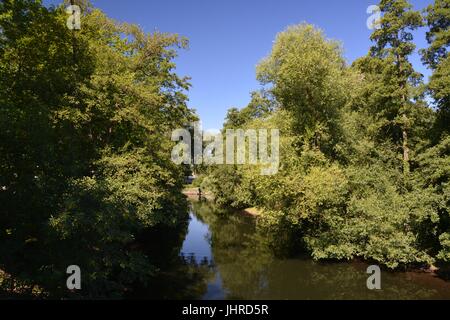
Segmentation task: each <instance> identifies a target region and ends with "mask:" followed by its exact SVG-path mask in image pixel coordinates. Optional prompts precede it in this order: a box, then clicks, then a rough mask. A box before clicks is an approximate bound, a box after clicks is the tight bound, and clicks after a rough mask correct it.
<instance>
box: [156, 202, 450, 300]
mask: <svg viewBox="0 0 450 320" xmlns="http://www.w3.org/2000/svg"><path fill="white" fill-rule="evenodd" d="M175 239H178V240H177V241H178V242H177V241H175V242H174V243H178V247H176V246H175V247H176V249H174V251H173V253H174V255H173V257H172V258H170V259H167V257H165V258H164V259H165V260H170V263H164V264H162V265H160V268H161V269H162V270H163V272H162V277H160V278H159V280H158V281H156V282H155V283H153V285H152V290H151V291H152V294H151V295H150V296H149V297H150V298H158V299H199V300H215V299H244V300H252V299H268V300H272V299H281V300H285V299H292V300H296V299H302V300H308V299H450V282H448V281H445V280H442V279H440V278H438V277H436V276H433V275H431V274H426V273H417V272H390V271H387V270H383V271H382V274H381V287H382V288H381V290H374V291H373V290H369V289H367V285H366V281H367V278H368V277H369V275H368V274H367V273H366V271H367V267H368V264H366V263H363V262H345V263H331V262H326V263H324V262H322V263H320V262H315V261H313V260H312V259H310V258H308V257H302V256H298V257H295V258H286V257H285V256H283V255H279V254H277V252H276V250H275V249H274V248H273V246H272V245H271V244H272V241H273V239H270V236H267V235H265V234H262V233H261V232H258V231H257V228H256V223H255V218H254V217H251V216H246V215H244V214H239V213H236V214H232V215H230V214H223V213H222V212H220V211H218V210H217V209H215V207H214V206H213V205H212V204H211V203H208V202H198V201H191V209H190V221H189V224H188V226H187V227H186V228H185V230H184V232H182V234H181V235H180V236H179V237H175ZM180 248H181V249H180ZM165 250H166V251H167V248H166V249H165ZM175 255H176V257H175Z"/></svg>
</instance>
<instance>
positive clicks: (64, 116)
mask: <svg viewBox="0 0 450 320" xmlns="http://www.w3.org/2000/svg"><path fill="white" fill-rule="evenodd" d="M66 20H67V14H66V12H65V8H64V7H56V8H53V7H52V8H46V7H44V6H43V5H42V3H41V2H40V1H32V0H7V1H2V2H1V3H0V29H1V30H2V32H1V37H0V106H1V107H0V124H1V125H2V128H5V130H1V132H0V138H1V141H0V151H1V154H0V177H1V178H0V188H1V189H0V190H1V191H0V199H1V201H2V205H3V206H4V214H2V216H1V217H0V230H1V231H2V232H1V234H0V238H1V242H2V245H1V247H0V252H1V257H2V259H1V261H0V268H1V269H3V270H5V271H7V272H8V273H9V274H12V275H13V276H14V277H16V278H17V279H19V280H26V281H27V282H30V283H31V284H33V285H34V284H38V285H39V286H40V287H42V288H44V291H46V292H47V293H48V294H51V295H52V296H56V297H63V296H68V295H71V293H68V292H67V290H65V287H64V284H65V280H64V279H65V277H66V268H67V266H69V265H71V264H73V263H74V261H75V262H76V263H77V264H78V265H79V266H80V267H81V269H82V274H83V275H84V276H83V279H84V281H85V282H84V286H83V287H84V291H83V292H82V293H80V294H81V295H85V296H89V297H111V296H114V297H122V296H123V295H124V293H125V291H126V289H129V288H130V287H131V286H132V284H133V283H135V282H136V281H139V282H140V283H145V282H146V281H148V280H149V278H150V277H151V276H152V275H154V274H155V271H156V269H155V267H154V265H152V262H151V258H152V257H147V256H146V255H145V254H144V253H143V252H142V251H140V250H138V249H136V248H138V245H137V239H138V238H139V235H140V234H142V233H143V232H147V231H149V230H150V231H151V230H153V229H154V228H156V227H157V226H160V225H164V226H169V227H170V226H176V225H177V224H179V223H182V222H184V221H186V219H187V218H188V216H187V211H186V206H185V205H186V204H185V200H184V198H183V196H182V194H181V189H182V186H183V182H184V177H183V169H182V167H180V166H176V165H175V164H174V163H172V162H171V160H170V154H171V152H170V151H171V149H172V147H173V142H172V141H170V132H171V131H172V130H174V129H176V128H179V127H181V126H182V125H184V124H185V123H187V122H189V121H190V120H192V119H193V114H192V112H191V111H190V110H189V109H188V107H187V105H186V101H187V96H186V91H187V90H188V89H189V83H188V79H187V78H182V77H179V76H178V75H177V74H176V73H175V72H174V68H175V64H174V62H173V59H174V58H175V56H176V55H177V51H178V50H179V49H181V48H185V47H186V45H187V41H186V39H183V38H180V37H178V36H176V35H170V34H161V33H154V34H146V33H145V32H143V31H142V30H141V29H140V28H139V27H137V26H135V25H130V24H118V23H116V22H114V21H113V20H111V19H109V18H108V17H106V16H105V15H104V14H103V13H102V12H101V11H99V10H95V9H92V10H88V11H86V12H84V15H83V16H82V28H81V30H79V31H76V34H74V31H72V30H69V29H68V28H67V26H66ZM74 52H76V54H75V55H74V54H73V53H74ZM74 294H76V293H74Z"/></svg>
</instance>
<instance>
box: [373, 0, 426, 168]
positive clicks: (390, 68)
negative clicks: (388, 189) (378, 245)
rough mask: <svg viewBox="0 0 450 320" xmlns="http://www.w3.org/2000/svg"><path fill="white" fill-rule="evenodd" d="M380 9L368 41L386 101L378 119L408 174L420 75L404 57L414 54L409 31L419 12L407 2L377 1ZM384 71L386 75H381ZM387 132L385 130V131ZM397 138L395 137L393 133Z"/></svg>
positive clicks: (418, 19) (419, 23) (418, 23)
mask: <svg viewBox="0 0 450 320" xmlns="http://www.w3.org/2000/svg"><path fill="white" fill-rule="evenodd" d="M379 6H380V10H381V12H382V14H383V16H382V18H381V21H380V26H381V27H380V28H379V29H377V30H376V31H374V33H373V34H372V36H371V40H372V41H373V42H375V44H374V46H372V48H371V50H370V56H371V57H372V58H375V59H380V60H381V61H379V62H377V65H378V66H377V67H378V68H381V73H382V74H383V75H385V76H387V77H383V82H384V85H385V86H389V88H388V90H387V94H388V95H389V96H388V101H386V103H384V104H383V105H381V106H380V107H381V109H382V110H380V114H379V116H380V117H382V118H384V119H386V121H387V127H388V128H389V127H391V128H392V129H394V130H393V131H394V137H393V138H394V141H395V142H401V144H402V149H403V171H404V173H405V174H408V173H409V171H410V145H409V142H408V139H409V131H410V128H411V126H412V125H413V124H414V120H415V119H414V107H415V104H414V102H413V101H411V99H413V98H415V95H416V92H415V90H414V87H416V86H417V85H418V84H419V82H420V80H421V75H420V74H419V73H417V72H415V71H414V68H413V66H412V64H411V62H410V61H409V60H408V57H409V56H410V55H411V54H412V53H413V52H414V49H415V45H414V43H413V42H412V40H413V35H412V33H411V31H412V30H415V29H417V28H418V27H420V26H422V17H421V15H420V13H419V12H417V11H413V10H412V6H411V4H409V2H408V1H407V0H381V2H380V4H379ZM385 71H386V72H385ZM387 130H389V129H387ZM397 130H398V131H400V132H401V135H396V134H395V131H397Z"/></svg>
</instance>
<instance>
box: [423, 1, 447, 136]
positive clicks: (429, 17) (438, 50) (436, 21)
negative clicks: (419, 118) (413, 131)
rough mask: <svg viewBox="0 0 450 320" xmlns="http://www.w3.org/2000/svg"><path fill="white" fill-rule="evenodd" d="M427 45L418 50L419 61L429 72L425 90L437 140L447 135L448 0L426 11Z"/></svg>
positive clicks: (435, 4) (438, 2) (430, 6)
mask: <svg viewBox="0 0 450 320" xmlns="http://www.w3.org/2000/svg"><path fill="white" fill-rule="evenodd" d="M425 14H426V15H425V21H426V24H427V26H428V28H429V31H428V32H427V41H428V43H429V44H430V46H429V47H428V48H426V49H424V50H421V53H422V59H423V61H424V63H425V64H427V65H428V66H429V67H430V68H431V69H432V70H433V75H432V77H431V79H430V83H429V85H428V88H429V90H430V93H431V95H432V97H433V98H434V100H435V102H436V105H437V107H438V118H437V122H436V131H437V138H438V139H439V137H440V136H441V134H442V133H450V58H449V56H448V47H449V45H450V0H436V1H435V2H434V4H432V5H429V6H428V7H427V8H426V10H425Z"/></svg>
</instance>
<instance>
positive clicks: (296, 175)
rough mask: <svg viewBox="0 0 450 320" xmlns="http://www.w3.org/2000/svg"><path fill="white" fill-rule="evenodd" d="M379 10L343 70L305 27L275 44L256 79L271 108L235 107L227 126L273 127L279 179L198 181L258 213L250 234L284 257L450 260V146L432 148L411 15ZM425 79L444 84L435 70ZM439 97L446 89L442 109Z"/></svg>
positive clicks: (221, 174) (335, 48) (247, 170)
mask: <svg viewBox="0 0 450 320" xmlns="http://www.w3.org/2000/svg"><path fill="white" fill-rule="evenodd" d="M380 6H381V9H382V11H383V13H384V15H383V18H382V23H381V24H382V27H381V29H379V30H377V31H375V32H374V34H373V35H372V40H373V41H374V42H375V44H374V46H373V47H372V49H371V51H370V54H369V55H368V56H366V57H363V58H361V59H359V60H357V61H355V63H354V64H353V65H352V66H351V67H348V66H346V65H345V63H344V62H343V61H344V59H343V57H342V50H341V49H340V46H339V44H338V43H336V42H335V41H331V40H327V39H326V38H325V36H324V35H323V33H322V32H321V31H319V30H317V29H315V28H314V27H313V26H310V25H306V24H302V25H299V26H293V27H290V28H288V29H287V30H286V31H285V32H283V33H281V34H279V35H278V36H277V40H276V41H275V43H274V46H273V50H272V53H271V54H270V56H269V57H268V58H266V59H265V60H264V61H263V62H262V63H261V64H260V65H259V66H258V74H257V76H258V79H260V80H261V81H262V83H263V84H269V85H270V86H269V89H268V92H270V95H269V97H270V99H272V100H273V101H272V102H271V104H272V105H274V106H277V107H276V108H274V109H272V110H270V112H269V113H268V114H267V115H266V116H264V117H252V116H249V114H248V112H247V111H246V109H243V110H242V111H238V110H237V109H232V110H230V112H229V114H228V117H227V122H226V125H225V126H230V127H234V128H242V129H255V128H266V129H271V128H277V129H280V137H281V139H280V157H281V159H280V170H279V172H278V174H276V175H274V176H261V175H259V171H258V169H259V168H258V166H250V165H242V166H225V165H224V166H217V167H214V168H211V169H210V170H209V173H208V176H207V177H206V178H205V181H207V182H208V183H209V184H208V187H209V188H210V190H211V191H212V192H213V193H214V194H215V196H216V200H217V203H218V204H220V205H226V206H234V207H237V208H243V207H257V208H258V209H260V212H262V214H261V216H260V217H259V225H260V226H261V227H262V228H263V229H264V230H266V231H265V232H266V233H267V234H268V237H269V235H270V234H272V233H276V234H284V235H285V237H282V238H280V239H282V240H281V242H285V244H291V245H292V246H294V248H291V249H290V250H289V252H295V251H298V250H299V249H305V250H307V251H308V252H310V254H311V255H312V256H313V257H314V258H315V259H317V260H321V259H335V260H351V259H354V258H357V257H359V258H363V259H365V260H369V261H374V262H376V263H378V264H382V265H385V266H387V267H389V268H392V269H395V268H399V267H408V266H426V265H432V264H433V263H435V262H436V261H438V260H445V261H448V256H449V253H448V248H449V237H448V234H449V233H450V232H449V216H448V212H449V208H448V204H449V199H448V195H449V194H450V192H449V189H448V176H449V174H448V165H449V164H450V162H449V157H448V138H443V139H442V140H441V141H440V142H439V143H438V144H437V145H436V146H434V147H433V144H432V143H433V142H432V141H433V137H432V132H431V130H430V128H432V127H433V126H434V125H435V123H437V122H438V121H439V116H438V115H437V113H436V112H435V111H434V110H433V109H432V108H430V107H429V106H427V104H426V103H425V102H424V100H423V99H422V93H423V87H422V85H421V82H420V81H421V76H420V75H419V74H418V73H417V72H416V71H415V70H414V69H413V67H412V64H411V63H410V62H409V61H408V56H409V55H410V54H411V53H412V52H413V51H414V48H415V46H414V44H413V42H412V34H411V30H414V29H416V28H417V27H419V26H421V24H422V20H421V16H420V14H419V13H418V12H415V11H413V10H411V6H410V5H409V3H408V2H407V1H403V0H401V1H384V0H383V1H381V4H380ZM440 14H442V11H440ZM445 64H446V61H445V59H443V60H442V62H441V63H440V66H441V68H443V69H445V70H446V69H447V67H446V66H445ZM433 77H435V78H440V79H441V76H440V74H439V67H438V68H437V69H436V72H435V74H434V75H433ZM444 81H445V80H444ZM438 83H439V81H435V82H434V84H433V81H432V83H431V84H430V88H433V85H435V86H437V85H438ZM447 91H448V90H447V86H445V82H443V84H442V88H441V90H439V92H440V94H442V97H443V98H444V99H447V98H448V92H447ZM435 97H436V98H437V97H438V96H437V95H435ZM446 125H447V126H448V123H447V124H446ZM400 151H403V152H400ZM295 248H296V249H295Z"/></svg>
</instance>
